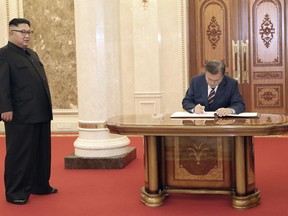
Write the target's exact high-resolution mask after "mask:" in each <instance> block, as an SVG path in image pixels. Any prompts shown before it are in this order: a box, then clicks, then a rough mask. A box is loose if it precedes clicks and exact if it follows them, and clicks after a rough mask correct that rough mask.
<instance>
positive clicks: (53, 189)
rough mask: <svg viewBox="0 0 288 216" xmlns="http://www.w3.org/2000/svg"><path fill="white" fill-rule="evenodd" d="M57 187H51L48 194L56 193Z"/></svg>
mask: <svg viewBox="0 0 288 216" xmlns="http://www.w3.org/2000/svg"><path fill="white" fill-rule="evenodd" d="M57 192H58V189H57V188H51V189H50V192H49V194H54V193H57Z"/></svg>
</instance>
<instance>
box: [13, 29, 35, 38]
mask: <svg viewBox="0 0 288 216" xmlns="http://www.w3.org/2000/svg"><path fill="white" fill-rule="evenodd" d="M11 31H15V32H20V33H21V35H22V36H23V37H24V36H26V35H27V34H28V36H31V35H32V34H33V33H34V32H33V31H26V30H11Z"/></svg>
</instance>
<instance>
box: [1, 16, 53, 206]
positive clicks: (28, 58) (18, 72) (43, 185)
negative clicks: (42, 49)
mask: <svg viewBox="0 0 288 216" xmlns="http://www.w3.org/2000/svg"><path fill="white" fill-rule="evenodd" d="M32 33H33V31H31V29H30V22H29V21H28V20H26V19H22V18H15V19H12V20H11V21H10V22H9V41H8V44H7V45H6V46H4V47H2V48H1V49H0V113H1V119H2V120H3V121H4V124H5V135H6V158H5V174H4V181H5V189H6V200H7V201H8V202H10V203H13V204H19V205H21V204H25V203H26V202H27V201H28V199H29V197H30V194H39V195H40V194H53V193H56V192H57V189H56V188H53V187H51V186H50V184H49V179H50V167H51V131H50V122H51V120H52V104H51V98H50V91H49V86H48V82H47V78H46V75H45V70H44V66H43V64H42V62H41V61H40V59H39V57H38V55H37V53H36V52H34V51H33V50H31V49H29V48H28V45H29V42H30V40H31V37H32Z"/></svg>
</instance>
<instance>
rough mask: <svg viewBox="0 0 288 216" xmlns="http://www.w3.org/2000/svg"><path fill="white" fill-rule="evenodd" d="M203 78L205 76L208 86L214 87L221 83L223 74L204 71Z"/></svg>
mask: <svg viewBox="0 0 288 216" xmlns="http://www.w3.org/2000/svg"><path fill="white" fill-rule="evenodd" d="M205 78H206V82H207V84H208V85H209V86H210V88H215V87H216V86H218V85H219V84H220V83H221V81H222V79H223V74H222V73H218V74H211V73H208V72H206V73H205Z"/></svg>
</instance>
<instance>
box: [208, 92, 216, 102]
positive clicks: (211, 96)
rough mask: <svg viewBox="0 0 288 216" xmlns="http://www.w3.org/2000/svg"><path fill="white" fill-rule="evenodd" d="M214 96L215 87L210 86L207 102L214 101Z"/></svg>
mask: <svg viewBox="0 0 288 216" xmlns="http://www.w3.org/2000/svg"><path fill="white" fill-rule="evenodd" d="M214 97H215V89H214V88H212V89H211V91H210V93H209V95H208V104H209V105H210V104H211V103H213V101H214Z"/></svg>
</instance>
